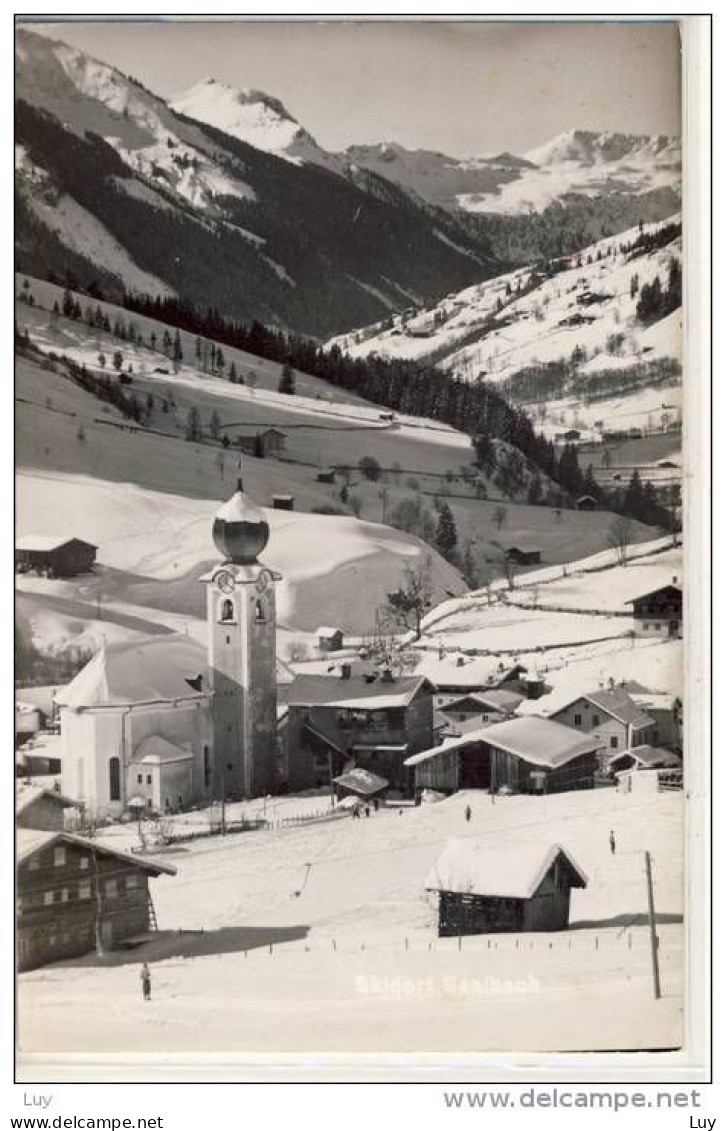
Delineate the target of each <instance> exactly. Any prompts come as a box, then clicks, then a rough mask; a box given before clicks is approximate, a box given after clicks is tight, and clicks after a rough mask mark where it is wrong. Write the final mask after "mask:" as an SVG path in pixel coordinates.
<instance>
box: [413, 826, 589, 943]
mask: <svg viewBox="0 0 726 1131" xmlns="http://www.w3.org/2000/svg"><path fill="white" fill-rule="evenodd" d="M585 887H587V876H586V875H585V873H584V872H583V871H582V869H581V868H580V867H579V865H578V864H577V863H576V862H575V860H574V859H573V858H572V856H571V855H570V853H569V852H568V851H567V850H566V849H564V848H562V847H561V846H560V845H558V844H554V845H552V846H551V847H549V848H546V847H545V846H544V845H543V844H542V842H541V841H534V842H532V843H521V844H520V843H511V844H509V845H504V846H503V845H500V844H493V843H492V841H491V840H490V839H487V840H484V839H473V838H471V837H467V838H465V839H463V838H462V839H459V838H454V839H452V840H450V841H449V842H448V843H447V845H446V847H445V848H444V851H443V853H442V854H441V856H440V857H439V859H438V860H437V862H436V863H435V864H434V866H433V868H432V869H431V871H430V873H429V875H428V877H427V879H426V889H427V891H433V892H438V896H439V906H438V933H439V936H440V937H442V938H443V937H450V936H452V935H453V936H456V935H459V936H461V935H480V934H495V933H496V934H498V933H502V932H526V931H564V930H566V929H567V927H568V925H569V919H570V892H571V890H572V888H585Z"/></svg>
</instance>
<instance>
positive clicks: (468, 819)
mask: <svg viewBox="0 0 726 1131" xmlns="http://www.w3.org/2000/svg"><path fill="white" fill-rule="evenodd" d="M464 816H465V817H466V822H467V824H468V823H469V821H470V820H471V805H467V807H466V809H465V810H464Z"/></svg>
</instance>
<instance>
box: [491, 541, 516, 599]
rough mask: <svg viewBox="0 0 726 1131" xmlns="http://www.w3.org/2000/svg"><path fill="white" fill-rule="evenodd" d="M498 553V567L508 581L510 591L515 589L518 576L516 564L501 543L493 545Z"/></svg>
mask: <svg viewBox="0 0 726 1131" xmlns="http://www.w3.org/2000/svg"><path fill="white" fill-rule="evenodd" d="M493 544H494V545H495V546H496V548H497V551H498V557H497V566H498V568H499V572H500V573H501V575H502V577H504V578H505V579H506V582H507V585H508V586H509V588H510V589H514V579H515V578H516V576H517V566H516V563H515V562H513V561H512V559H511V558H510V557H509V554H508V553H507V551H506V550H505V549H504V547H503V546H501V545H500V544H499V542H494V543H493Z"/></svg>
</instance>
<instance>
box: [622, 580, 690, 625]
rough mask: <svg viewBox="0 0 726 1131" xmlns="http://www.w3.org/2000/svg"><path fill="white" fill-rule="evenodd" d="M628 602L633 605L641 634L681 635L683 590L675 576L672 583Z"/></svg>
mask: <svg viewBox="0 0 726 1131" xmlns="http://www.w3.org/2000/svg"><path fill="white" fill-rule="evenodd" d="M626 604H628V605H632V606H633V622H634V628H635V631H636V632H637V633H638V635H639V636H671V637H679V636H681V634H682V629H683V590H682V588H681V586H680V585H678V584H676V580H675V578H674V579H673V584H672V585H662V586H661V587H660V588H659V589H653V590H651V591H650V592H649V593H643V594H642V596H640V597H633V598H632V600H630V601H627V602H626Z"/></svg>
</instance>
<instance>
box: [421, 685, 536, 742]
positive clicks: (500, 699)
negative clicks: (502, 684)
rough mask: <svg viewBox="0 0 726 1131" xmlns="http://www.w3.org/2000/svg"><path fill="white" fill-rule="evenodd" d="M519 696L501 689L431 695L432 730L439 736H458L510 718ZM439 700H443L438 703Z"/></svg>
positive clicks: (520, 699) (519, 699)
mask: <svg viewBox="0 0 726 1131" xmlns="http://www.w3.org/2000/svg"><path fill="white" fill-rule="evenodd" d="M522 698H523V697H522V696H521V695H518V694H517V693H516V692H514V691H506V690H504V689H503V688H492V689H491V690H487V691H472V692H469V693H468V694H466V695H458V696H450V695H445V696H435V697H434V705H435V718H434V726H435V729H436V731H437V733H438V735H439V737H440V738H458V737H459V736H460V735H462V734H466V733H467V732H468V731H471V730H476V729H477V728H478V727H481V726H483V725H484V724H485V723H498V722H503V721H504V720H505V719H507V718H511V717H512V715H513V714H514V712H515V711H516V710H517V707H518V706H519V704H520V703H521V702H522ZM439 700H443V702H441V703H439Z"/></svg>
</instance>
